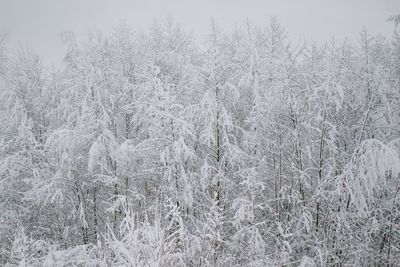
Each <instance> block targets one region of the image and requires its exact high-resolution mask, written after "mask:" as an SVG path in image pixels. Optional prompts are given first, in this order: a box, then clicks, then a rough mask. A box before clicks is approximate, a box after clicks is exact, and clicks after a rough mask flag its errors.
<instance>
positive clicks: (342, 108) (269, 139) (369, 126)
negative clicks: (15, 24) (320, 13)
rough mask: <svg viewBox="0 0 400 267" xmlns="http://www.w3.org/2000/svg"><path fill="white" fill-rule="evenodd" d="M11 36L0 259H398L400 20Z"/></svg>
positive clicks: (292, 262) (2, 89)
mask: <svg viewBox="0 0 400 267" xmlns="http://www.w3.org/2000/svg"><path fill="white" fill-rule="evenodd" d="M360 30H361V29H360ZM1 40H3V41H2V43H1V44H2V46H1V49H0V101H1V102H0V265H5V266H333V265H334V266H349V265H355V266H361V265H363V266H383V265H385V266H386V265H391V266H395V265H396V264H399V262H400V192H399V190H400V178H399V173H400V157H399V155H400V28H399V27H398V28H397V29H396V27H394V31H393V36H392V38H384V37H382V36H379V35H378V36H372V35H371V34H369V33H368V32H367V31H366V30H362V31H361V32H360V38H359V41H358V42H350V41H344V40H339V41H338V40H336V41H335V40H334V39H332V40H329V41H327V42H326V43H325V44H315V43H308V42H304V41H301V40H300V41H298V42H293V41H291V40H290V39H289V38H288V36H287V33H286V31H285V29H284V27H282V26H281V25H280V24H279V23H278V21H277V20H276V19H274V18H272V19H271V21H270V23H269V25H267V26H266V27H260V26H256V25H253V24H251V23H243V24H242V25H241V26H240V27H237V28H235V29H234V30H232V31H230V32H227V31H224V30H223V29H221V27H219V26H218V24H217V23H215V22H213V21H211V23H210V30H209V34H208V35H207V36H205V37H204V40H201V41H198V40H194V39H193V38H192V37H191V35H190V34H188V33H186V32H185V31H183V30H182V28H181V27H180V26H179V25H178V24H176V23H175V22H174V21H172V20H171V19H167V20H166V21H164V22H162V23H155V24H154V26H153V27H151V28H150V29H149V30H148V31H147V32H146V33H137V32H134V31H132V30H131V29H130V27H129V26H127V25H125V24H121V25H118V26H116V27H114V30H113V32H112V33H111V34H109V35H107V36H106V35H105V34H103V33H101V32H100V31H98V30H92V31H91V32H90V33H89V34H88V35H87V36H86V37H85V38H84V40H77V39H76V38H75V37H74V35H73V34H72V33H64V34H63V35H62V40H63V42H64V45H65V48H66V52H65V57H64V60H63V63H62V65H61V66H60V68H58V69H56V68H53V69H51V70H50V68H45V67H43V66H42V64H41V62H40V58H39V57H38V56H37V55H36V54H35V53H34V52H32V51H31V50H30V49H28V48H25V47H22V48H20V49H9V48H8V46H7V38H2V39H1Z"/></svg>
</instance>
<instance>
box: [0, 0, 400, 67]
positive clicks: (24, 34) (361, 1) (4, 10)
mask: <svg viewBox="0 0 400 267" xmlns="http://www.w3.org/2000/svg"><path fill="white" fill-rule="evenodd" d="M392 14H400V0H197V1H195V0H141V1H139V0H130V1H128V0H0V32H6V33H8V35H9V37H8V46H9V47H16V46H18V43H22V44H28V45H29V46H30V47H31V48H33V49H34V50H35V51H37V52H38V53H39V54H40V55H41V56H42V58H43V61H44V63H45V64H51V63H55V64H56V65H57V64H59V63H60V62H61V58H62V56H63V53H64V47H63V45H62V44H61V41H60V38H59V33H60V32H61V31H65V30H72V31H73V32H75V33H76V34H77V36H78V37H80V38H82V36H83V35H84V34H85V33H86V32H87V31H88V29H89V28H90V27H93V26H96V27H97V28H100V29H102V30H104V31H106V32H109V31H110V30H111V28H112V27H113V26H115V25H117V24H118V23H119V22H121V21H126V22H127V24H129V25H131V26H132V27H133V29H135V30H138V31H141V30H147V29H148V28H149V26H150V25H151V24H152V23H153V21H154V19H158V20H164V19H165V18H166V17H167V16H168V15H171V16H172V17H173V18H174V19H175V20H176V21H177V22H178V23H180V24H182V26H183V27H184V28H185V29H187V30H189V31H193V33H194V36H195V37H196V38H197V39H201V38H202V36H203V35H204V34H206V33H207V30H208V27H209V19H210V17H214V18H215V19H216V21H217V22H218V23H219V24H221V25H222V26H224V27H225V29H226V30H231V29H232V28H233V27H234V25H235V24H237V23H241V22H243V21H244V20H245V19H246V18H249V19H250V21H252V22H254V23H256V24H258V25H263V24H267V23H268V21H269V18H270V16H271V15H274V16H276V17H277V18H278V21H280V23H281V24H282V25H283V26H285V27H286V29H287V31H288V32H289V36H291V37H292V38H294V39H298V38H303V37H304V38H305V39H307V40H310V41H311V40H316V41H318V42H322V41H326V40H328V39H330V38H331V37H332V36H335V37H336V38H338V39H342V38H344V37H350V38H351V39H355V38H358V34H359V32H360V30H361V29H362V27H363V26H366V27H367V30H368V31H370V32H371V33H373V34H375V33H381V34H382V35H384V36H387V37H390V35H391V33H392V31H393V24H392V23H390V22H387V21H386V20H387V18H388V17H389V16H390V15H392Z"/></svg>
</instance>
